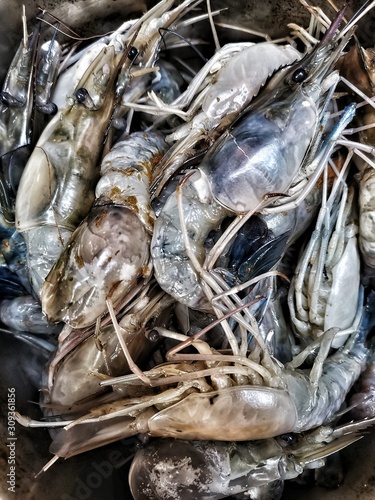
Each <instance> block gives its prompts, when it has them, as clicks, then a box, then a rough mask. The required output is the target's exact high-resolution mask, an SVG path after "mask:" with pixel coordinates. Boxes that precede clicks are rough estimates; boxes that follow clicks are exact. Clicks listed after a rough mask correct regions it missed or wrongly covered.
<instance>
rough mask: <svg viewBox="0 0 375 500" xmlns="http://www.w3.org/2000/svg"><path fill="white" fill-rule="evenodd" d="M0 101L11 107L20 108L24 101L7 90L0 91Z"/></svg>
mask: <svg viewBox="0 0 375 500" xmlns="http://www.w3.org/2000/svg"><path fill="white" fill-rule="evenodd" d="M0 101H1V102H2V103H3V104H5V105H6V106H10V107H12V108H22V106H23V105H24V104H25V102H26V101H21V100H19V99H17V97H14V96H12V95H11V94H9V92H0Z"/></svg>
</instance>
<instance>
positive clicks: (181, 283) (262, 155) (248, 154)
mask: <svg viewBox="0 0 375 500" xmlns="http://www.w3.org/2000/svg"><path fill="white" fill-rule="evenodd" d="M341 15H342V14H341ZM341 15H339V16H338V18H337V20H336V21H335V22H334V23H333V24H332V26H331V28H330V30H329V31H328V32H327V33H326V35H325V37H324V38H323V40H322V41H321V42H320V44H319V45H318V46H317V47H316V48H315V50H314V51H313V52H312V53H311V54H309V55H307V56H306V57H305V58H304V59H303V60H301V61H300V62H298V63H296V64H295V65H292V66H291V67H290V68H289V70H288V73H287V74H286V75H284V79H283V82H287V83H286V84H285V83H283V84H279V85H278V86H276V89H271V90H270V91H269V93H265V94H263V95H260V96H259V98H258V100H256V101H255V102H254V104H252V105H250V107H249V109H248V110H247V111H246V112H244V113H243V114H242V116H241V117H240V118H239V119H238V120H237V122H236V124H235V125H234V126H233V127H231V128H230V129H229V130H228V131H227V132H225V133H224V134H223V135H222V136H221V137H220V139H219V140H218V141H216V143H215V144H214V145H213V147H212V148H211V149H210V150H209V151H208V153H207V154H206V156H205V157H204V159H203V161H202V163H201V164H200V166H199V168H198V170H196V171H194V173H190V174H188V175H189V177H188V178H186V179H185V180H184V181H183V183H182V184H181V188H180V190H179V193H180V195H179V198H178V197H177V195H176V193H174V194H172V195H171V196H170V197H169V198H168V200H167V202H166V204H165V206H164V209H163V210H162V211H161V213H160V215H159V217H158V219H157V221H156V223H155V230H154V235H153V239H152V246H151V251H152V257H153V261H154V268H155V275H156V278H157V280H158V282H159V284H160V286H161V287H162V288H163V289H164V290H165V291H166V292H168V293H170V294H171V295H172V296H173V297H174V298H175V299H176V300H178V301H179V302H182V303H183V304H186V305H188V306H189V307H191V308H196V309H200V308H203V309H207V308H210V305H209V304H208V300H207V297H206V295H205V293H204V291H203V289H202V284H201V278H200V277H199V273H198V272H197V271H196V268H197V264H194V263H192V262H191V257H190V255H191V253H192V254H194V256H195V260H196V261H198V265H200V266H201V265H202V263H203V261H204V258H205V252H204V248H203V243H204V240H205V239H206V236H207V234H208V232H209V231H210V230H211V229H214V228H215V227H218V226H219V224H220V223H221V221H222V220H223V219H224V218H225V217H226V216H227V215H229V214H233V213H234V214H244V213H245V212H248V213H253V212H255V211H257V210H259V208H260V207H261V205H262V204H263V205H264V200H265V199H266V195H268V194H272V193H283V192H285V191H286V189H287V188H288V187H289V186H290V184H291V182H292V180H293V178H294V177H295V176H296V174H297V173H298V171H299V169H300V166H301V163H302V161H303V159H304V157H305V155H306V152H307V150H308V149H309V147H310V144H311V141H312V139H313V137H314V135H315V133H316V129H317V126H318V123H319V120H320V118H319V102H320V100H321V97H322V95H323V94H324V93H325V92H326V90H327V89H326V87H325V84H324V77H325V76H327V74H328V73H329V71H330V70H331V68H332V65H333V64H334V62H335V61H336V59H337V58H338V57H339V55H340V53H341V51H342V50H343V47H344V46H345V44H346V43H347V41H348V38H349V36H350V31H349V34H346V35H345V36H344V37H342V39H341V37H340V35H337V37H338V40H337V41H336V38H337V37H335V36H334V33H335V31H336V29H337V24H338V23H339V21H340V18H341ZM332 37H333V40H331V39H332ZM322 59H323V61H322ZM179 200H180V201H179ZM181 219H182V220H181ZM198 221H199V222H198ZM183 227H185V230H183V229H182V228H183ZM186 239H188V240H189V245H190V247H191V253H190V255H189V254H188V253H187V249H186ZM189 257H190V258H189Z"/></svg>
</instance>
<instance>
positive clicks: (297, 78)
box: [292, 68, 307, 83]
mask: <svg viewBox="0 0 375 500" xmlns="http://www.w3.org/2000/svg"><path fill="white" fill-rule="evenodd" d="M306 78H307V71H306V70H305V69H303V68H298V69H296V70H295V72H294V73H293V75H292V81H293V82H295V83H301V82H303V81H304V80H306Z"/></svg>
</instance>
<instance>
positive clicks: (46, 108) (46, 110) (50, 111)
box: [37, 102, 58, 115]
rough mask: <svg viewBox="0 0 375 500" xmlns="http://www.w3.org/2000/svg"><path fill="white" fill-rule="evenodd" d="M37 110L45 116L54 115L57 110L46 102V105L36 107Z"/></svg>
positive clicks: (53, 104) (52, 104)
mask: <svg viewBox="0 0 375 500" xmlns="http://www.w3.org/2000/svg"><path fill="white" fill-rule="evenodd" d="M37 110H38V111H39V112H40V113H43V114H45V115H55V114H56V113H57V111H58V108H57V106H56V104H55V103H54V102H48V103H47V104H42V105H40V106H37Z"/></svg>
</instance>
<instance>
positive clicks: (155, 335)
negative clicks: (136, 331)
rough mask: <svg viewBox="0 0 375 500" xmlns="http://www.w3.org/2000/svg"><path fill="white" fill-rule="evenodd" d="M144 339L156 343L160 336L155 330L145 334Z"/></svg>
mask: <svg viewBox="0 0 375 500" xmlns="http://www.w3.org/2000/svg"><path fill="white" fill-rule="evenodd" d="M146 337H147V338H148V340H149V341H150V342H157V341H158V340H159V339H160V335H159V332H158V331H157V330H150V331H149V332H147V333H146Z"/></svg>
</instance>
